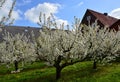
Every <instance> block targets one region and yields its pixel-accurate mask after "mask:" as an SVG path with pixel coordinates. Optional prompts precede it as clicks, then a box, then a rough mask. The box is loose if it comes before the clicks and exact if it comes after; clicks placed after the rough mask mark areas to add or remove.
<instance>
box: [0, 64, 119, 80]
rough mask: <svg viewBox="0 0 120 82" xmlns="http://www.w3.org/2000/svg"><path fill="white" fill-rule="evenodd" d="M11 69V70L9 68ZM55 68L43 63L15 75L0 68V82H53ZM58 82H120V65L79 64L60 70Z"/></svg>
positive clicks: (2, 67)
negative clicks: (95, 67) (93, 67)
mask: <svg viewBox="0 0 120 82" xmlns="http://www.w3.org/2000/svg"><path fill="white" fill-rule="evenodd" d="M11 69H13V68H11ZM55 81H56V80H55V68H54V67H48V66H46V65H45V64H44V63H43V62H41V63H39V62H36V63H33V64H32V65H28V66H26V68H24V70H23V71H21V72H20V73H17V74H10V72H9V71H8V70H7V69H6V68H5V66H0V82H55ZM58 82H120V64H116V63H114V64H112V65H106V66H101V65H99V66H98V69H97V70H93V69H92V62H81V63H77V64H74V65H71V66H68V67H65V68H64V69H63V70H62V74H61V79H59V80H58Z"/></svg>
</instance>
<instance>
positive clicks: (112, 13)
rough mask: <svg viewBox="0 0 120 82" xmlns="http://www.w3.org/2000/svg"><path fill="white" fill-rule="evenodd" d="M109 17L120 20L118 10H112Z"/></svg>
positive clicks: (119, 11)
mask: <svg viewBox="0 0 120 82" xmlns="http://www.w3.org/2000/svg"><path fill="white" fill-rule="evenodd" d="M109 15H110V16H113V17H115V18H118V19H120V8H117V9H114V10H112V11H111V12H110V13H109Z"/></svg>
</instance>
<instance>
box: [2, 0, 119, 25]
mask: <svg viewBox="0 0 120 82" xmlns="http://www.w3.org/2000/svg"><path fill="white" fill-rule="evenodd" d="M11 2H12V0H8V3H9V4H10V3H11ZM7 6H8V5H7ZM7 6H6V8H7V9H8V8H9V7H7ZM7 9H6V10H7ZM86 9H92V10H95V11H98V12H101V13H104V12H107V13H108V14H109V15H111V16H113V17H116V18H120V0H115V1H114V0H17V2H16V6H15V8H14V12H13V18H15V19H16V20H15V22H14V25H19V26H33V27H38V25H37V21H38V18H39V12H43V13H46V14H47V16H48V15H49V13H53V15H54V16H55V17H56V20H57V22H58V24H60V23H62V22H65V24H71V23H72V22H73V18H74V16H76V17H78V18H80V19H82V17H83V15H84V14H85V11H86ZM2 11H5V9H3V10H2ZM4 13H5V12H4Z"/></svg>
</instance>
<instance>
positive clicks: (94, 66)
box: [93, 60, 97, 69]
mask: <svg viewBox="0 0 120 82" xmlns="http://www.w3.org/2000/svg"><path fill="white" fill-rule="evenodd" d="M96 63H97V62H96V61H95V60H94V62H93V69H97V65H96Z"/></svg>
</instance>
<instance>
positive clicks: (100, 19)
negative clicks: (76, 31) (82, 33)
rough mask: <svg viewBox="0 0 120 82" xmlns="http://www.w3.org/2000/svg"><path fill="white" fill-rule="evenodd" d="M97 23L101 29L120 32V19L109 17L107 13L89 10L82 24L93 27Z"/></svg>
mask: <svg viewBox="0 0 120 82" xmlns="http://www.w3.org/2000/svg"><path fill="white" fill-rule="evenodd" d="M95 21H97V24H98V25H99V26H100V27H109V28H110V29H114V30H116V31H118V30H120V29H119V26H120V19H117V18H114V17H111V16H109V15H108V14H107V13H99V12H96V11H93V10H90V9H87V11H86V13H85V15H84V17H83V19H82V21H81V24H85V25H93V24H94V23H95Z"/></svg>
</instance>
